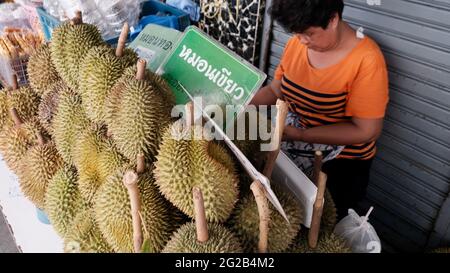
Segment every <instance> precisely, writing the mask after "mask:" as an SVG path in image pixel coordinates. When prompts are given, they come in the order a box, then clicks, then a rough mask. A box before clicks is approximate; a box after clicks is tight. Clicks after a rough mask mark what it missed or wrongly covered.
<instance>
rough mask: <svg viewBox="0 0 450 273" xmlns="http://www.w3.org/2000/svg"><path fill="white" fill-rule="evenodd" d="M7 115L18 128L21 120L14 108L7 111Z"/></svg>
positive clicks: (21, 122)
mask: <svg viewBox="0 0 450 273" xmlns="http://www.w3.org/2000/svg"><path fill="white" fill-rule="evenodd" d="M9 114H10V115H11V118H12V119H13V121H14V124H15V125H16V126H17V127H19V126H21V125H22V124H23V121H22V119H21V118H20V116H19V113H18V112H17V110H16V108H11V109H9Z"/></svg>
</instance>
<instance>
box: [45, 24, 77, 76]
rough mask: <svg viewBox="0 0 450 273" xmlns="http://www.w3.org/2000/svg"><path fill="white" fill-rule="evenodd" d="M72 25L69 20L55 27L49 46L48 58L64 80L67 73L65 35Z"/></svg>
mask: <svg viewBox="0 0 450 273" xmlns="http://www.w3.org/2000/svg"><path fill="white" fill-rule="evenodd" d="M71 28H72V26H71V24H70V22H69V21H66V22H63V23H62V24H60V25H59V26H57V27H55V28H54V29H53V32H52V45H51V47H50V57H51V58H50V59H51V61H52V63H53V66H54V67H55V69H56V71H57V72H58V75H59V76H60V77H61V78H63V80H64V81H65V82H66V80H65V77H63V76H62V75H67V74H68V73H69V68H68V66H67V57H66V55H67V53H66V50H67V46H66V45H67V36H68V33H69V31H70V30H71ZM66 83H67V82H66Z"/></svg>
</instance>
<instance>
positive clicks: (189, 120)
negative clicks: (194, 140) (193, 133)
mask: <svg viewBox="0 0 450 273" xmlns="http://www.w3.org/2000/svg"><path fill="white" fill-rule="evenodd" d="M184 109H185V115H186V129H187V130H188V131H190V130H191V128H192V125H194V103H193V102H192V101H190V102H188V103H186V106H185V107H184Z"/></svg>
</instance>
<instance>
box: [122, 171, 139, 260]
mask: <svg viewBox="0 0 450 273" xmlns="http://www.w3.org/2000/svg"><path fill="white" fill-rule="evenodd" d="M137 181H138V175H137V174H136V173H135V172H134V171H127V172H126V173H125V175H124V176H123V184H124V185H125V187H126V188H127V190H128V196H129V197H130V206H131V219H132V222H133V246H134V252H136V253H140V252H141V249H142V243H143V237H142V222H141V217H140V214H139V212H140V210H141V201H140V196H139V188H138V185H137Z"/></svg>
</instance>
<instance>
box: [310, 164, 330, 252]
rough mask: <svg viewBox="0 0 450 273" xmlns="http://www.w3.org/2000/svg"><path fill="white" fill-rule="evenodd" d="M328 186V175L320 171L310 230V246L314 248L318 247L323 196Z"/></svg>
mask: <svg viewBox="0 0 450 273" xmlns="http://www.w3.org/2000/svg"><path fill="white" fill-rule="evenodd" d="M326 187H327V175H326V174H325V173H323V172H320V174H319V180H318V184H317V194H316V200H315V201H314V205H313V213H312V219H311V227H310V229H309V232H308V246H309V247H310V248H312V249H314V248H316V247H317V241H318V239H319V230H320V221H321V218H322V213H323V196H324V194H325V189H326Z"/></svg>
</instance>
